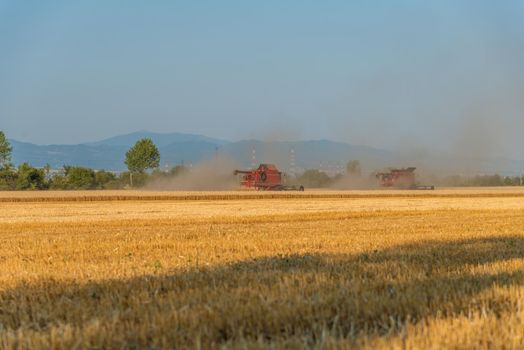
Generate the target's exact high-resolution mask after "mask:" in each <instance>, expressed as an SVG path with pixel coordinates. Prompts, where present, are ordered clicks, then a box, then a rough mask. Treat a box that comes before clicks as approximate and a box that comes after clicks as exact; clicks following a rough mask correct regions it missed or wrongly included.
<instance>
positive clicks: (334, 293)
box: [0, 192, 524, 349]
mask: <svg viewBox="0 0 524 350" xmlns="http://www.w3.org/2000/svg"><path fill="white" fill-rule="evenodd" d="M475 193H481V192H472V194H473V195H474V196H472V198H470V199H468V198H464V197H459V198H446V197H444V198H424V197H420V198H418V197H417V198H389V197H384V198H360V199H344V198H342V199H336V198H301V199H296V198H288V199H285V198H282V199H266V200H247V199H242V200H214V201H213V200H201V201H188V202H184V201H182V200H177V201H161V200H156V201H138V200H137V201H124V202H111V201H107V202H104V201H101V202H96V203H95V202H70V203H62V202H53V201H50V202H45V203H43V202H32V203H23V202H22V203H2V204H0V207H1V208H2V213H4V214H0V219H1V221H0V266H1V267H2V269H1V270H0V348H6V349H11V348H33V349H34V348H75V347H77V348H173V347H174V346H177V347H181V348H184V347H187V348H193V347H199V346H200V347H204V348H207V347H220V346H226V347H232V348H244V347H249V348H257V347H259V348H265V347H289V348H301V347H304V346H306V347H324V348H334V347H364V348H381V347H382V348H391V347H392V348H419V349H422V348H424V349H426V348H443V347H448V348H467V347H478V348H497V347H499V348H502V347H506V348H522V347H524V332H523V331H524V311H523V310H522V303H523V301H524V287H523V283H524V272H523V271H524V270H523V268H524V232H523V230H524V229H523V227H524V198H520V197H518V196H517V197H508V196H507V193H508V192H505V193H504V194H503V195H501V196H499V197H497V196H491V195H492V194H493V193H495V194H496V192H490V193H491V194H490V196H491V197H482V198H480V197H476V196H475ZM6 213H7V214H6Z"/></svg>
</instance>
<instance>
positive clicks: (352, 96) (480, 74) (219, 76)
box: [0, 0, 524, 158]
mask: <svg viewBox="0 0 524 350" xmlns="http://www.w3.org/2000/svg"><path fill="white" fill-rule="evenodd" d="M523 23H524V3H523V2H521V1H510V0H509V1H504V2H495V1H473V0H471V1H445V0H443V1H433V2H430V1H385V0H384V1H380V0H377V1H348V0H345V1H342V0H338V1H335V0H331V1H330V0H327V1H306V0H302V1H298V0H297V1H291V0H288V1H286V0H280V1H273V0H268V1H228V0H223V1H160V0H158V1H133V0H129V1H111V0H104V1H99V0H91V1H53V0H49V1H31V0H27V1H16V0H10V1H9V0H0V129H3V130H5V131H6V132H7V134H8V136H9V137H11V138H15V139H20V140H26V141H31V142H36V143H77V142H83V141H93V140H97V139H101V138H104V137H107V136H112V135H115V134H119V133H126V132H132V131H136V130H142V129H148V130H151V131H159V132H171V131H179V132H192V133H201V134H206V135H208V136H213V137H220V138H226V139H233V140H236V139H243V138H251V137H257V138H266V139H271V138H275V139H321V138H329V139H334V140H340V141H346V142H351V143H356V144H367V145H372V146H376V147H382V148H400V149H408V150H413V149H419V150H425V149H441V150H446V151H460V152H465V153H476V152H487V153H492V154H494V155H505V156H511V157H518V156H519V153H520V150H522V149H523V148H524V142H523V141H522V140H521V139H522V138H521V136H520V133H521V130H522V127H524V116H523V113H522V111H523V110H524V96H523V91H524V71H523V69H522V62H524V25H523ZM520 158H524V155H523V156H521V157H520Z"/></svg>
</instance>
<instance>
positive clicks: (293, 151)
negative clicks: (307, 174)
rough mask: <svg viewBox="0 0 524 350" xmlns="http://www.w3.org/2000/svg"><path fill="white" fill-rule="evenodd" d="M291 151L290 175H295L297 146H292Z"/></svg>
mask: <svg viewBox="0 0 524 350" xmlns="http://www.w3.org/2000/svg"><path fill="white" fill-rule="evenodd" d="M289 152H290V154H289V175H290V176H295V148H294V147H291V150H290V151H289Z"/></svg>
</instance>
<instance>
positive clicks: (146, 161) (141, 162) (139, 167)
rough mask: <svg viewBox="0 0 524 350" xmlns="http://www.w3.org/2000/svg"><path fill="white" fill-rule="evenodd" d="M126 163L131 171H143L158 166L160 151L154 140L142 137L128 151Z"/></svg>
mask: <svg viewBox="0 0 524 350" xmlns="http://www.w3.org/2000/svg"><path fill="white" fill-rule="evenodd" d="M125 163H126V165H127V168H128V169H129V171H130V172H131V173H134V172H135V173H143V172H144V171H145V170H146V169H154V168H158V166H159V165H160V152H159V151H158V148H157V147H156V146H155V144H154V143H153V140H151V139H149V138H146V139H141V140H138V141H137V142H136V143H135V145H134V146H133V147H131V148H130V149H129V151H127V153H126V161H125Z"/></svg>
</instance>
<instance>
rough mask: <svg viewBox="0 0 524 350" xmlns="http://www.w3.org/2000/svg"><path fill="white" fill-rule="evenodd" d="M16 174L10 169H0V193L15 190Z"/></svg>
mask: <svg viewBox="0 0 524 350" xmlns="http://www.w3.org/2000/svg"><path fill="white" fill-rule="evenodd" d="M17 179H18V174H17V172H16V171H15V169H13V168H11V167H0V191H10V190H15V189H16V180H17Z"/></svg>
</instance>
